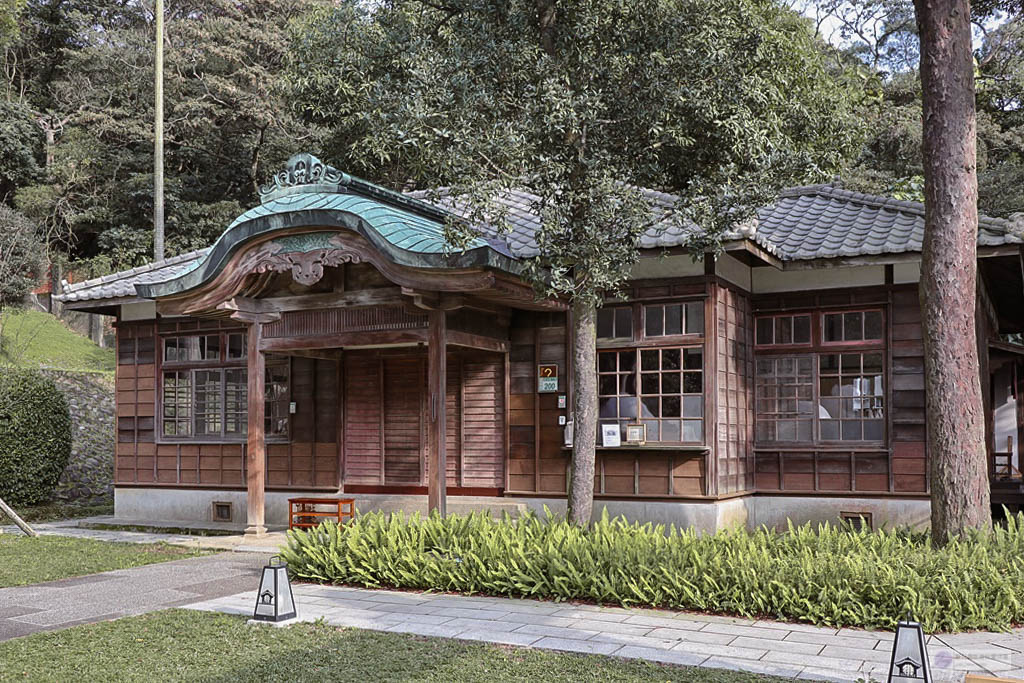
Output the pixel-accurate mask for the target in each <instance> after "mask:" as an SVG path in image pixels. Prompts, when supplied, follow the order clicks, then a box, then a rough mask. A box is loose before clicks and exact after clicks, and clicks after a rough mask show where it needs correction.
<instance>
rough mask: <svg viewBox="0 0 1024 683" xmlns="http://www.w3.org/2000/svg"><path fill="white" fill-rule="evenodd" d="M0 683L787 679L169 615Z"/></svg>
mask: <svg viewBox="0 0 1024 683" xmlns="http://www.w3.org/2000/svg"><path fill="white" fill-rule="evenodd" d="M0 662H3V666H2V667H0V681H14V680H18V681H23V680H36V681H51V680H52V681H65V680H86V681H157V680H158V681H194V680H203V681H225V682H227V681H232V682H234V681H315V682H316V683H322V682H323V681H357V682H358V681H408V680H415V681H444V682H445V683H447V682H448V681H460V682H461V681H487V682H488V683H492V682H494V681H544V682H545V683H551V682H554V681H690V682H692V683H697V682H700V683H740V682H752V681H761V682H765V683H767V682H768V681H780V680H782V679H778V678H770V677H765V676H757V675H754V674H741V673H735V672H730V671H723V670H717V669H693V668H679V667H670V666H658V665H654V664H649V663H646V662H636V661H624V660H616V659H609V658H605V657H597V656H588V655H574V654H562V653H556V652H549V651H544V650H530V649H524V648H509V647H500V646H494V645H486V644H482V643H467V642H462V641H458V640H448V639H443V638H420V637H416V636H410V635H405V634H398V633H380V632H375V631H361V630H356V629H338V628H334V627H330V626H323V625H313V624H297V625H295V626H291V627H288V628H273V627H270V626H248V625H246V623H245V619H244V618H242V617H235V616H228V615H223V614H212V613H207V612H192V611H188V610H167V611H164V612H156V613H154V614H147V615H144V616H141V617H129V618H125V619H119V620H117V621H108V622H104V623H100V624H90V625H88V626H78V627H75V628H71V629H68V630H66V631H57V632H52V633H39V634H36V635H32V636H27V637H25V638H18V639H15V640H11V641H8V642H5V643H0Z"/></svg>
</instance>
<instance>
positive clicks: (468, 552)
mask: <svg viewBox="0 0 1024 683" xmlns="http://www.w3.org/2000/svg"><path fill="white" fill-rule="evenodd" d="M1022 520H1024V518H1021V517H1014V518H1011V519H1009V520H1008V523H1007V526H1006V527H1005V528H997V529H995V530H994V531H992V532H991V533H990V534H986V535H979V536H976V537H973V538H971V539H968V540H964V541H960V542H954V543H951V544H950V545H948V546H946V547H945V548H941V549H939V548H935V547H932V545H931V542H930V540H929V537H928V536H927V535H926V534H921V533H911V532H908V531H874V532H871V531H861V532H854V531H850V530H845V529H839V528H836V527H831V526H822V527H818V528H812V527H811V526H810V525H806V526H803V527H799V528H791V529H790V530H789V531H788V532H787V533H781V534H780V533H775V532H773V531H769V530H767V529H761V530H759V531H756V532H748V531H746V530H743V529H736V530H732V531H726V532H720V533H718V534H709V535H704V536H698V535H697V534H696V533H695V532H693V531H690V530H686V531H679V530H677V529H675V528H670V529H665V528H664V527H662V526H653V525H651V524H644V525H641V524H638V523H629V522H626V521H624V520H623V519H621V518H619V519H615V520H609V519H608V518H607V516H605V517H604V518H603V519H602V520H601V521H599V522H597V523H595V524H594V525H593V526H592V527H591V528H590V529H588V530H583V529H580V528H578V527H575V526H573V525H571V524H568V523H567V522H565V521H564V520H561V519H554V518H546V519H542V518H540V517H538V516H536V515H531V514H527V515H524V516H523V517H520V518H519V519H518V520H511V519H509V518H508V517H506V518H505V519H503V520H495V519H492V518H491V517H489V516H488V515H486V514H474V515H470V516H466V517H460V516H455V515H453V516H450V517H447V518H444V519H442V518H440V517H438V516H436V515H434V516H431V517H429V518H421V517H420V516H419V515H414V516H412V517H410V518H406V517H403V516H402V515H400V514H396V515H393V516H388V515H385V514H382V513H369V514H365V515H359V516H357V517H356V518H355V519H354V520H353V521H352V522H350V523H348V524H345V525H341V526H339V525H337V524H334V523H331V522H327V523H325V524H323V525H321V526H320V527H318V528H316V529H311V530H309V531H292V532H289V535H288V547H287V549H286V550H285V551H284V552H283V553H282V554H283V556H284V558H285V559H286V560H287V561H288V564H289V567H290V570H291V572H292V573H293V575H294V576H297V577H299V578H302V579H304V580H307V581H318V582H325V583H339V584H353V585H359V586H368V587H380V586H391V587H397V588H411V589H419V590H436V591H453V592H460V593H470V594H472V593H481V594H488V595H507V596H515V597H527V598H542V599H549V600H583V601H591V602H597V603H602V604H612V605H623V606H646V607H662V608H670V609H682V610H694V611H699V612H712V613H719V614H736V615H742V616H745V617H764V618H771V619H780V620H790V621H799V622H807V623H813V624H823V625H830V626H855V627H863V628H872V629H879V628H881V629H891V628H893V627H894V626H895V622H896V620H897V619H898V618H900V617H902V616H903V615H906V614H907V612H908V611H910V612H912V613H913V614H914V616H915V617H916V618H917V619H918V620H920V621H921V622H922V623H923V624H924V626H925V628H926V629H927V630H928V631H932V632H935V631H964V630H972V629H985V630H1003V629H1007V628H1009V627H1011V626H1013V625H1015V624H1020V623H1022V622H1024V531H1022V528H1024V521H1022Z"/></svg>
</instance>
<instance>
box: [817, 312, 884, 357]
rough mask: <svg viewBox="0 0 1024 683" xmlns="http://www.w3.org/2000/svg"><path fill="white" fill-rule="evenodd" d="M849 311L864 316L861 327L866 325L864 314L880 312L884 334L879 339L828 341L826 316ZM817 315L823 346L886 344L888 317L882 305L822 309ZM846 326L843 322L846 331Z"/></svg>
mask: <svg viewBox="0 0 1024 683" xmlns="http://www.w3.org/2000/svg"><path fill="white" fill-rule="evenodd" d="M849 313H860V314H861V316H862V318H861V328H862V329H863V327H864V322H865V321H864V319H863V316H865V315H866V314H868V313H878V314H879V316H881V318H882V336H881V337H880V338H878V339H852V340H851V339H843V340H842V341H828V340H827V339H825V319H826V316H829V315H842V316H845V315H847V314H849ZM815 317H816V318H817V319H818V344H819V345H820V346H822V347H836V346H841V347H854V346H856V347H860V346H865V347H867V346H885V345H886V337H887V335H886V330H887V329H888V328H887V319H886V316H885V311H884V310H883V309H882V307H880V306H876V307H868V308H847V309H839V310H829V311H821V313H820V314H819V315H817V316H815ZM845 328H846V323H845V322H844V323H843V329H844V332H845ZM812 336H813V331H812Z"/></svg>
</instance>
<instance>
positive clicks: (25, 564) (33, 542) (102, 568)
mask: <svg viewBox="0 0 1024 683" xmlns="http://www.w3.org/2000/svg"><path fill="white" fill-rule="evenodd" d="M200 554H201V553H199V552H197V551H195V550H192V549H189V548H182V547H179V546H172V545H165V544H162V543H153V544H143V543H110V542H107V541H94V540H92V539H89V538H69V537H65V536H38V537H36V538H29V537H28V536H22V535H20V534H19V535H15V534H0V557H2V558H3V561H2V562H0V588H6V587H8V586H25V585H28V584H32V583H41V582H43V581H56V580H57V579H66V578H68V577H71V576H83V575H85V574H96V573H98V572H106V571H110V570H112V569H129V568H131V567H140V566H142V565H145V564H155V563H157V562H167V561H168V560H182V559H185V558H188V557H196V556H198V555H200Z"/></svg>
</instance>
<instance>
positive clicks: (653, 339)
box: [595, 294, 708, 349]
mask: <svg viewBox="0 0 1024 683" xmlns="http://www.w3.org/2000/svg"><path fill="white" fill-rule="evenodd" d="M707 298H708V297H707V295H706V294H702V295H697V296H694V295H688V296H684V297H659V298H657V299H644V300H643V301H628V302H624V301H609V302H607V303H606V304H605V305H604V306H602V307H601V308H599V309H598V310H597V314H598V316H600V315H601V311H604V310H614V309H616V308H631V309H632V316H633V326H632V327H633V329H632V333H631V334H630V336H628V337H598V336H597V335H596V330H595V338H596V341H597V348H598V349H628V348H634V347H636V348H640V347H648V348H649V347H652V346H654V347H662V346H663V347H676V346H694V345H698V344H703V343H704V339H705V338H706V337H707V327H708V320H707V310H706V305H705V304H706V302H707ZM688 304H700V305H701V307H702V308H704V310H703V312H702V316H701V317H702V319H703V325H702V329H701V331H700V332H686V331H685V330H686V307H687V305H688ZM648 306H662V307H664V306H681V307H682V326H683V330H684V331H683V333H681V334H661V335H650V336H648V335H647V307H648ZM663 315H664V314H663ZM595 323H596V321H595ZM595 327H596V325H595ZM663 329H664V328H663Z"/></svg>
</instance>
